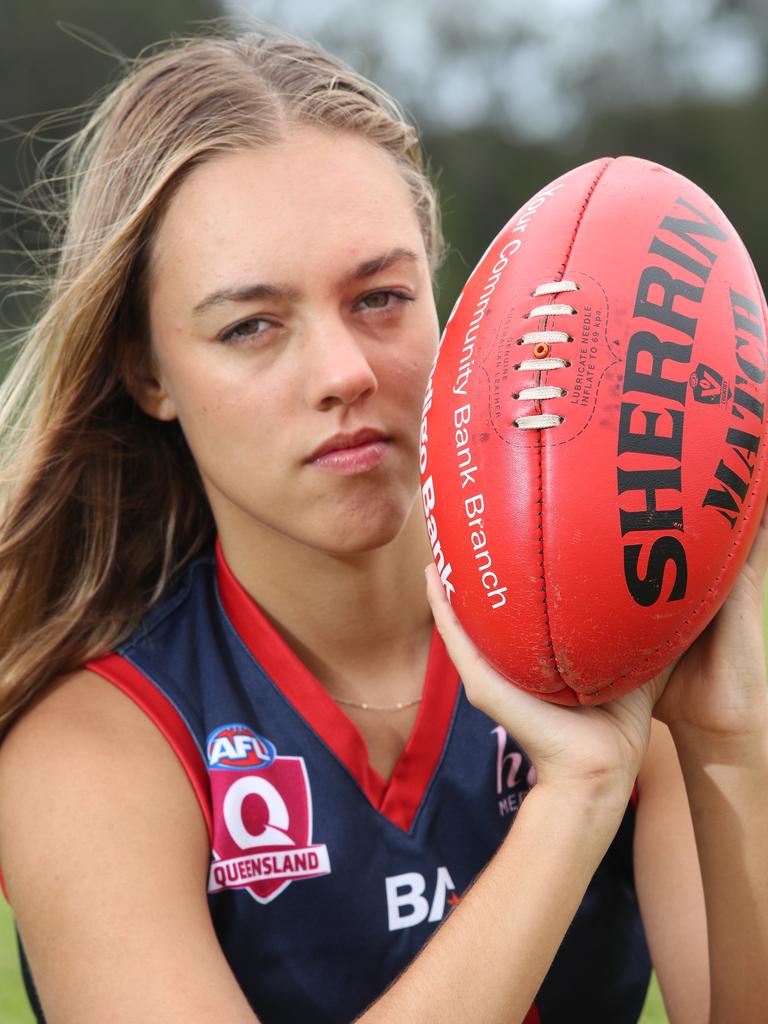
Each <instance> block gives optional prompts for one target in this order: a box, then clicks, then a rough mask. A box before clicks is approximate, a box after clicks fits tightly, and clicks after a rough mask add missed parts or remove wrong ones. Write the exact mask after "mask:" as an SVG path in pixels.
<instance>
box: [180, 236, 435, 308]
mask: <svg viewBox="0 0 768 1024" xmlns="http://www.w3.org/2000/svg"><path fill="white" fill-rule="evenodd" d="M418 258H419V257H418V256H417V255H416V253H415V252H413V251H412V250H411V249H403V248H402V247H400V246H398V247H397V248H395V249H390V250H388V251H387V252H385V253H382V254H381V255H380V256H373V257H372V258H371V259H368V260H363V261H362V263H358V265H357V266H356V267H355V268H354V269H353V270H352V271H351V272H350V273H349V274H347V276H346V277H345V278H344V280H343V282H342V283H343V284H345V285H346V284H353V283H354V282H355V281H362V280H364V279H365V278H367V277H373V276H374V275H376V274H380V273H382V271H384V270H389V269H390V267H393V266H395V264H397V263H402V262H408V263H415V262H417V261H418ZM298 298H299V292H298V291H297V289H296V288H292V287H290V286H289V285H284V284H256V283H254V284H245V285H235V286H234V287H231V288H219V289H217V290H216V291H215V292H211V294H210V295H206V297H205V298H204V299H201V300H200V302H198V303H197V305H196V306H195V307H194V309H193V310H192V315H193V316H194V317H199V316H201V315H202V314H203V313H206V312H208V310H210V309H211V308H213V307H214V306H222V305H225V304H226V303H230V302H253V301H255V300H259V299H284V300H288V301H296V300H297V299H298Z"/></svg>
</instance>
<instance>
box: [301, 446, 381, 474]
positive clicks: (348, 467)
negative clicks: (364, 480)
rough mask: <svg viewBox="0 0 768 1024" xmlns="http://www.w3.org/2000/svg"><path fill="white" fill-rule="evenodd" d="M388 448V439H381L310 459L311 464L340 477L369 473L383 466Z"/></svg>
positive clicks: (337, 449) (324, 453)
mask: <svg viewBox="0 0 768 1024" xmlns="http://www.w3.org/2000/svg"><path fill="white" fill-rule="evenodd" d="M388 447H389V441H388V439H387V438H384V437H380V438H377V439H375V440H372V441H364V442H363V443H362V444H356V445H353V446H351V447H348V448H333V449H331V451H327V452H323V453H322V454H321V455H316V456H315V457H314V458H313V459H310V462H309V464H310V465H311V466H317V467H318V468H319V469H325V470H327V471H328V472H331V473H336V474H338V475H339V476H354V474H356V473H368V472H370V471H371V470H372V469H376V467H377V466H379V465H381V462H382V460H383V459H384V456H385V454H386V451H387V448H388Z"/></svg>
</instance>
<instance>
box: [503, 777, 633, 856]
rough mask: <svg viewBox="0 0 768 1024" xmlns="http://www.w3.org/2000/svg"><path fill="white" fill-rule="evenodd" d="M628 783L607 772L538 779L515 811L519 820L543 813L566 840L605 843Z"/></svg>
mask: <svg viewBox="0 0 768 1024" xmlns="http://www.w3.org/2000/svg"><path fill="white" fill-rule="evenodd" d="M631 791H632V785H631V784H629V785H627V784H626V782H625V781H624V780H623V779H621V778H619V777H617V776H616V775H612V774H609V773H600V774H595V775H592V776H589V777H585V778H579V779H570V780H563V779H547V778H546V777H545V778H544V779H540V780H539V781H538V782H537V783H536V785H535V786H534V787H533V789H532V790H531V791H530V793H529V794H528V796H527V797H526V798H525V801H524V802H523V805H522V806H521V808H520V811H519V812H518V817H519V818H521V819H522V820H526V819H529V818H531V817H533V816H534V814H536V813H542V812H543V813H544V814H546V816H547V819H548V821H549V822H550V823H552V826H553V827H555V828H556V829H557V834H558V835H559V836H560V837H561V838H562V839H564V840H567V837H568V835H569V833H573V834H578V836H579V838H580V841H581V842H586V844H587V845H588V844H589V841H590V840H594V843H595V846H597V847H600V846H603V845H604V846H606V847H607V845H608V844H609V843H610V841H611V840H612V839H613V837H614V835H615V834H616V830H617V828H618V827H619V824H620V822H621V819H622V817H623V815H624V812H625V811H626V808H627V804H628V803H629V799H630V795H631Z"/></svg>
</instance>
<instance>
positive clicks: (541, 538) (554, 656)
mask: <svg viewBox="0 0 768 1024" xmlns="http://www.w3.org/2000/svg"><path fill="white" fill-rule="evenodd" d="M614 162H615V161H614V160H613V159H608V160H606V162H605V163H604V164H603V166H602V167H601V168H600V170H599V171H598V173H597V174H596V175H595V177H594V179H593V181H592V184H591V185H590V187H589V188H588V189H587V191H586V192H585V194H584V199H583V201H582V204H581V208H580V209H579V211H578V214H577V216H576V223H575V224H574V227H573V233H572V234H571V240H570V242H569V243H568V247H567V249H566V252H565V255H564V257H563V262H562V263H561V265H560V269H559V270H558V272H557V274H555V275H554V276H555V279H556V280H560V281H562V280H563V277H564V276H565V272H566V270H567V268H568V261H569V260H570V258H571V253H572V252H573V247H574V245H575V244H576V237H577V235H578V233H579V228H580V227H581V224H582V221H583V220H584V215H585V213H586V212H587V207H588V206H589V202H590V200H591V198H592V196H593V195H594V193H595V189H596V188H597V186H598V183H599V182H600V179H601V178H602V177H603V175H604V174H605V172H606V171H607V170H608V168H609V167H610V166H611V165H612V164H613V163H614ZM558 275H559V276H558ZM544 327H545V329H546V328H547V321H546V319H545V321H544ZM606 337H607V334H606ZM544 447H545V445H543V444H542V443H541V440H539V445H538V464H539V564H540V568H541V595H542V601H543V604H544V624H545V627H546V630H547V646H548V647H549V649H550V651H551V652H552V664H553V666H554V669H555V673H556V675H557V678H558V680H559V681H560V682H561V683H562V684H563V685H564V686H565V687H566V688H567V689H568V690H570V691H571V692H572V693H574V692H576V691H574V690H573V689H572V687H571V686H570V684H569V682H568V680H567V679H566V677H565V676H564V675H563V673H562V671H561V670H560V662H559V660H558V657H557V651H556V650H555V639H554V637H553V636H552V622H551V619H550V616H549V596H548V593H547V578H546V568H545V564H544V468H543V452H544Z"/></svg>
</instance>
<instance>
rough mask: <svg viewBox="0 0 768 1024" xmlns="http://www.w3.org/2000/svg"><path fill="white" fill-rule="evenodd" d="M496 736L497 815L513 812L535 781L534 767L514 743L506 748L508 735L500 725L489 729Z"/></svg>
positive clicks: (504, 815) (502, 816)
mask: <svg viewBox="0 0 768 1024" xmlns="http://www.w3.org/2000/svg"><path fill="white" fill-rule="evenodd" d="M491 735H492V736H495V737H496V796H497V798H498V805H499V817H500V818H505V817H507V815H509V814H515V813H516V812H517V810H518V808H519V807H520V804H521V803H522V802H523V799H524V798H525V796H526V795H527V793H528V792H529V790H530V789H531V787H532V786H533V785H535V783H536V769H535V768H534V767H533V765H532V764H531V763H530V762H529V761H528V760H527V759H526V758H525V756H524V755H523V754H521V753H520V751H519V750H517V749H516V748H515V747H514V745H512V744H509V745H510V746H511V748H512V749H511V750H507V746H508V740H509V737H508V735H507V730H506V729H505V728H503V726H501V725H497V726H496V728H495V729H491Z"/></svg>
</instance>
